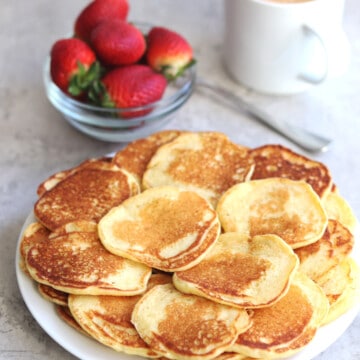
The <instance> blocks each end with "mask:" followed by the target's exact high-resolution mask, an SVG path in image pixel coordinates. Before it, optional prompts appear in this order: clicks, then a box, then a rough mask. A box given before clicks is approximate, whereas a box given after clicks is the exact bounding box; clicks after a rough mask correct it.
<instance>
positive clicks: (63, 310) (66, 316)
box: [55, 305, 88, 335]
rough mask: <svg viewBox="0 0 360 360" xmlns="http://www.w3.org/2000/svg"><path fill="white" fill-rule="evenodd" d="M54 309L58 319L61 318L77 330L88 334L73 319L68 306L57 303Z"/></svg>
mask: <svg viewBox="0 0 360 360" xmlns="http://www.w3.org/2000/svg"><path fill="white" fill-rule="evenodd" d="M55 310H56V313H57V314H58V315H59V317H60V319H62V320H63V321H64V322H65V323H66V324H68V325H70V326H71V327H72V328H73V329H75V330H77V331H79V332H80V333H82V334H84V335H88V334H87V333H86V331H84V330H83V328H82V327H81V326H80V325H79V324H78V323H77V321H76V320H75V319H74V317H73V316H72V314H71V312H70V309H69V308H68V306H60V305H57V306H56V307H55Z"/></svg>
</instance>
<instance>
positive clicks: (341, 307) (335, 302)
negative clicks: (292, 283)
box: [316, 257, 360, 324]
mask: <svg viewBox="0 0 360 360" xmlns="http://www.w3.org/2000/svg"><path fill="white" fill-rule="evenodd" d="M316 282H317V284H318V285H319V286H320V287H321V288H322V289H323V290H324V292H325V295H326V296H327V298H328V300H329V302H330V309H329V313H328V315H327V317H326V319H325V320H324V321H323V324H327V323H329V322H331V321H334V320H335V319H337V318H338V317H339V316H340V315H342V314H344V313H345V312H346V311H348V310H349V309H351V308H352V307H353V306H354V305H355V304H359V303H360V269H359V267H358V265H357V263H356V262H355V261H354V259H352V258H350V257H347V258H345V259H343V260H342V261H341V262H340V263H339V264H338V265H336V266H334V267H332V268H331V269H330V270H329V271H327V272H326V273H325V274H323V275H322V276H321V277H319V278H318V279H317V281H316Z"/></svg>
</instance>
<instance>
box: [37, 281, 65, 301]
mask: <svg viewBox="0 0 360 360" xmlns="http://www.w3.org/2000/svg"><path fill="white" fill-rule="evenodd" d="M38 291H39V293H40V294H41V296H42V297H43V298H44V299H46V300H48V301H50V302H52V303H54V304H56V305H60V306H67V304H68V296H69V294H68V293H65V292H63V291H60V290H56V289H54V288H53V287H51V286H48V285H44V284H38Z"/></svg>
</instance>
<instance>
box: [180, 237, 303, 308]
mask: <svg viewBox="0 0 360 360" xmlns="http://www.w3.org/2000/svg"><path fill="white" fill-rule="evenodd" d="M298 262H299V261H298V259H297V257H296V255H295V254H294V252H293V250H292V249H291V247H290V246H289V245H287V244H286V243H285V241H283V240H282V239H281V238H279V237H278V236H276V235H258V236H254V237H253V238H250V237H248V236H247V235H241V234H238V233H226V234H222V235H220V238H219V240H218V241H217V242H216V244H215V246H214V247H213V248H212V250H211V251H210V252H209V253H208V254H207V255H206V257H205V259H204V260H202V261H201V262H200V263H199V264H198V265H195V266H194V267H192V268H190V269H189V270H185V271H180V272H176V273H175V274H174V276H173V282H174V285H175V287H176V288H177V289H178V290H179V291H182V292H184V293H190V294H195V295H199V296H204V297H206V298H208V299H210V300H213V301H216V302H219V303H223V304H227V305H230V306H236V307H243V308H258V307H264V306H269V305H271V304H272V303H274V302H276V301H279V299H280V298H281V297H282V296H284V295H285V294H286V292H287V291H288V288H289V285H290V282H291V279H292V277H293V276H294V273H295V271H296V269H297V267H298Z"/></svg>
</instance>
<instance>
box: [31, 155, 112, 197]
mask: <svg viewBox="0 0 360 360" xmlns="http://www.w3.org/2000/svg"><path fill="white" fill-rule="evenodd" d="M110 161H111V158H108V157H102V158H94V159H87V160H85V161H83V162H82V163H81V164H79V165H77V166H75V167H73V168H70V169H66V170H62V171H59V172H57V173H55V174H53V175H51V176H50V177H48V178H47V179H46V180H44V181H43V182H42V183H41V184H39V186H38V188H37V191H36V192H37V194H38V195H39V196H41V195H43V194H44V193H45V192H46V191H48V190H50V189H52V188H53V187H54V186H55V185H56V184H58V183H59V182H60V181H62V180H64V179H65V178H66V177H67V176H69V175H71V174H73V173H75V172H76V171H78V170H80V169H82V168H84V167H92V168H96V167H98V166H101V165H102V164H103V163H104V162H110Z"/></svg>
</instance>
